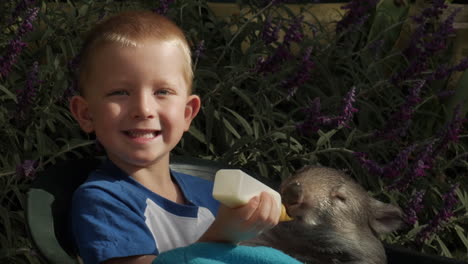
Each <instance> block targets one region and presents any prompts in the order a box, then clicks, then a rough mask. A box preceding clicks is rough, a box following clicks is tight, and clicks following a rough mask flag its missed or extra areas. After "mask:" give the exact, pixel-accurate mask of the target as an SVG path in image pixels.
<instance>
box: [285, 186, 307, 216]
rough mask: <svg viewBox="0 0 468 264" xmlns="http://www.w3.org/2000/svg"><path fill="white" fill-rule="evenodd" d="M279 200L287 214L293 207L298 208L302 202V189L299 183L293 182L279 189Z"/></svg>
mask: <svg viewBox="0 0 468 264" xmlns="http://www.w3.org/2000/svg"><path fill="white" fill-rule="evenodd" d="M281 200H282V202H283V204H284V205H285V206H286V209H287V211H288V213H291V211H290V210H291V209H292V208H293V207H297V206H299V205H300V204H301V203H302V202H303V200H304V188H303V186H302V185H301V183H300V182H297V181H293V182H290V183H289V184H287V185H286V186H284V187H282V188H281Z"/></svg>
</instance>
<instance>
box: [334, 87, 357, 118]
mask: <svg viewBox="0 0 468 264" xmlns="http://www.w3.org/2000/svg"><path fill="white" fill-rule="evenodd" d="M355 101H356V86H353V87H352V88H351V91H349V92H348V94H346V96H345V98H344V99H343V102H344V104H343V111H342V114H341V116H340V117H339V118H338V123H337V125H338V126H343V127H349V126H348V123H349V121H350V120H351V119H352V118H353V115H354V113H356V112H357V111H358V110H357V109H356V108H354V107H353V104H354V102H355Z"/></svg>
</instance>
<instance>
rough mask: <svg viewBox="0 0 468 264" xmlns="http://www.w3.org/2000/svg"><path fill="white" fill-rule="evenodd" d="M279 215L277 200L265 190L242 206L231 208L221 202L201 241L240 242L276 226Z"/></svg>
mask: <svg viewBox="0 0 468 264" xmlns="http://www.w3.org/2000/svg"><path fill="white" fill-rule="evenodd" d="M279 215H280V209H279V208H278V205H277V204H276V202H275V200H274V199H273V197H272V196H271V195H269V194H268V193H265V192H262V193H261V194H260V195H259V196H256V197H254V198H252V199H251V200H250V201H249V202H248V203H247V204H246V205H243V206H241V207H237V208H229V207H226V206H224V205H222V204H221V205H220V207H219V210H218V215H217V216H216V219H215V221H214V222H213V224H212V225H211V226H210V227H209V228H208V230H207V231H206V232H205V234H203V235H202V237H201V238H200V239H199V242H230V243H238V242H240V241H242V240H246V239H249V238H252V237H255V236H256V235H258V234H260V233H261V232H262V231H264V230H268V229H270V228H272V227H274V226H275V225H276V224H278V220H279Z"/></svg>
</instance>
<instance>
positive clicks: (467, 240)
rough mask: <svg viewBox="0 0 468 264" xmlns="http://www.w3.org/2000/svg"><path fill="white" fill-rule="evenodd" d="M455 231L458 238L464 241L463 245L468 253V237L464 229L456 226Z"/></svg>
mask: <svg viewBox="0 0 468 264" xmlns="http://www.w3.org/2000/svg"><path fill="white" fill-rule="evenodd" d="M455 231H456V232H457V235H458V237H459V238H460V240H461V241H462V243H463V245H465V248H466V250H467V252H468V236H466V235H465V230H464V229H463V227H461V226H459V225H455Z"/></svg>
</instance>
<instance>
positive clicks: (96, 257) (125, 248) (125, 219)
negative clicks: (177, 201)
mask: <svg viewBox="0 0 468 264" xmlns="http://www.w3.org/2000/svg"><path fill="white" fill-rule="evenodd" d="M120 191H121V190H120ZM116 194H117V193H113V192H112V191H109V190H105V189H103V188H99V187H96V186H91V187H89V186H88V187H83V188H79V189H78V190H77V191H76V192H75V194H74V195H73V200H72V213H71V228H72V232H73V236H74V240H75V243H76V246H77V248H78V252H79V255H80V256H81V258H82V259H83V260H84V263H85V264H97V263H101V262H102V261H105V260H108V259H111V258H116V257H126V256H134V255H151V254H153V255H157V253H158V251H157V249H156V245H155V241H154V239H153V237H152V234H151V232H150V231H149V230H148V228H147V226H146V224H145V220H144V218H143V217H142V216H141V214H140V213H139V210H137V209H136V208H134V205H132V204H129V203H128V202H127V201H124V200H123V198H122V197H121V196H122V193H118V195H116Z"/></svg>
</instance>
